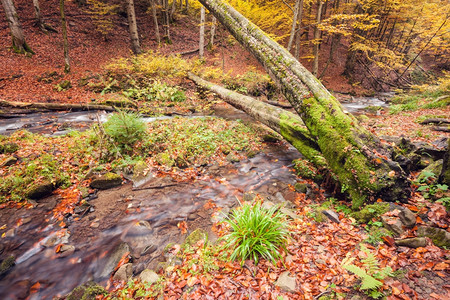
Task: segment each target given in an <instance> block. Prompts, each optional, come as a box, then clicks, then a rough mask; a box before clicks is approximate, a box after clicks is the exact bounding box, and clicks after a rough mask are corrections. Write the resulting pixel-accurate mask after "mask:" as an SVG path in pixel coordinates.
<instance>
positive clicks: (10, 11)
mask: <svg viewBox="0 0 450 300" xmlns="http://www.w3.org/2000/svg"><path fill="white" fill-rule="evenodd" d="M2 5H3V9H4V10H5V14H6V21H7V22H8V25H9V29H10V30H11V38H12V46H13V49H14V51H15V52H17V53H27V52H28V53H31V54H34V52H33V50H31V48H30V47H29V46H28V44H27V42H26V41H25V35H24V34H23V30H22V25H21V24H20V22H19V17H18V15H17V11H16V7H15V6H14V2H13V0H2Z"/></svg>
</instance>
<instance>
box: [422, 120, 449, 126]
mask: <svg viewBox="0 0 450 300" xmlns="http://www.w3.org/2000/svg"><path fill="white" fill-rule="evenodd" d="M428 124H437V125H442V124H450V120H447V119H442V118H432V119H425V120H423V121H422V122H420V125H428Z"/></svg>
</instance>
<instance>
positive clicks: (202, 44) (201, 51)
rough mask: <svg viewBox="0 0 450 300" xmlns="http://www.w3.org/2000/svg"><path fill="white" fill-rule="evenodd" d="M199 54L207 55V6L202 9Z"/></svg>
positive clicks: (201, 55) (201, 56)
mask: <svg viewBox="0 0 450 300" xmlns="http://www.w3.org/2000/svg"><path fill="white" fill-rule="evenodd" d="M198 47H199V55H200V58H203V56H204V55H205V7H204V6H202V8H201V9H200V41H199V42H198Z"/></svg>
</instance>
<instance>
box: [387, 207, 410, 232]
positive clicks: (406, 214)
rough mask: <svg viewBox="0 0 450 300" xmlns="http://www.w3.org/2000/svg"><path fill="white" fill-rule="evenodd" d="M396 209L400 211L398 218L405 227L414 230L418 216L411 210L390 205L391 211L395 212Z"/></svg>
mask: <svg viewBox="0 0 450 300" xmlns="http://www.w3.org/2000/svg"><path fill="white" fill-rule="evenodd" d="M395 209H397V210H399V211H400V213H399V214H398V216H399V217H400V221H401V222H402V224H403V225H404V226H406V227H408V228H412V227H414V225H416V215H415V214H414V213H413V212H412V211H411V210H410V209H409V208H407V207H403V206H401V205H397V204H395V203H389V211H393V210H395Z"/></svg>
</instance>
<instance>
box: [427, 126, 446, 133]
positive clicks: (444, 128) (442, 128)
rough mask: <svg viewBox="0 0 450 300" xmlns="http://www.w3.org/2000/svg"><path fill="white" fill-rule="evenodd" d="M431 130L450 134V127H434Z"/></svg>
mask: <svg viewBox="0 0 450 300" xmlns="http://www.w3.org/2000/svg"><path fill="white" fill-rule="evenodd" d="M431 129H433V130H434V131H442V132H450V126H433V127H431Z"/></svg>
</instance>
